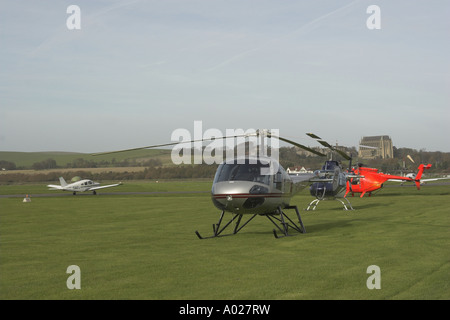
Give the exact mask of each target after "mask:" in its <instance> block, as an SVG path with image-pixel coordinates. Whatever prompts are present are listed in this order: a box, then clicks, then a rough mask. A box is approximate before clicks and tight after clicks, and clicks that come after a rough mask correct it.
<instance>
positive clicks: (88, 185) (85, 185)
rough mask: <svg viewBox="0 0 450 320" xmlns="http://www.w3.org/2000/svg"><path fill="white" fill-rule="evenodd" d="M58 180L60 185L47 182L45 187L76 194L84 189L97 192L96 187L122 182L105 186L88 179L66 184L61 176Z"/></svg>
mask: <svg viewBox="0 0 450 320" xmlns="http://www.w3.org/2000/svg"><path fill="white" fill-rule="evenodd" d="M59 182H60V183H61V185H59V186H58V185H55V184H49V185H47V187H49V188H50V190H63V191H72V192H73V195H76V194H77V192H85V191H92V193H93V194H97V192H96V190H98V189H104V188H110V187H116V186H120V185H121V184H122V182H120V183H115V184H109V185H106V186H101V185H100V183H98V182H95V181H92V180H88V179H84V180H80V181H77V182H73V183H70V184H68V183H67V182H66V180H64V178H63V177H60V178H59Z"/></svg>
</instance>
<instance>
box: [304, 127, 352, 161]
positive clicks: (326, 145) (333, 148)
mask: <svg viewBox="0 0 450 320" xmlns="http://www.w3.org/2000/svg"><path fill="white" fill-rule="evenodd" d="M306 135H307V136H310V137H311V138H313V139H316V140H317V142H319V143H320V144H321V145H323V146H324V147H326V148H328V149H330V150H331V151H335V152H337V153H339V154H340V155H341V156H342V157H344V159H346V160H350V159H351V157H350V156H349V155H348V154H347V153H345V152H344V151H342V150H339V149H336V148H335V147H333V146H332V145H331V144H329V143H328V142H326V141H325V140H322V138H320V137H319V136H317V135H315V134H314V133H307V134H306Z"/></svg>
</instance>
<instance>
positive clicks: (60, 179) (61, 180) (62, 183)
mask: <svg viewBox="0 0 450 320" xmlns="http://www.w3.org/2000/svg"><path fill="white" fill-rule="evenodd" d="M59 182H60V183H61V187H65V186H67V182H66V180H64V178H63V177H59Z"/></svg>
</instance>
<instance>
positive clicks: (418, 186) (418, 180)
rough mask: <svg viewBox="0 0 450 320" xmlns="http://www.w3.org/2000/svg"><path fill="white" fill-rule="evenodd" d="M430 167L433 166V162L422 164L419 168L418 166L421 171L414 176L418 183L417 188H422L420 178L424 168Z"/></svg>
mask: <svg viewBox="0 0 450 320" xmlns="http://www.w3.org/2000/svg"><path fill="white" fill-rule="evenodd" d="M430 168H431V164H427V165H424V164H421V165H420V166H419V168H418V170H419V171H418V172H417V175H416V177H415V178H414V182H415V183H416V187H417V190H420V178H422V174H423V170H425V169H430Z"/></svg>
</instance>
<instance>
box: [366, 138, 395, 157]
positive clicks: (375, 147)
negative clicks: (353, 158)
mask: <svg viewBox="0 0 450 320" xmlns="http://www.w3.org/2000/svg"><path fill="white" fill-rule="evenodd" d="M393 157H394V145H393V144H392V139H391V137H389V136H370V137H362V139H361V140H360V142H359V151H358V158H360V159H377V158H381V159H391V158H393Z"/></svg>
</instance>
